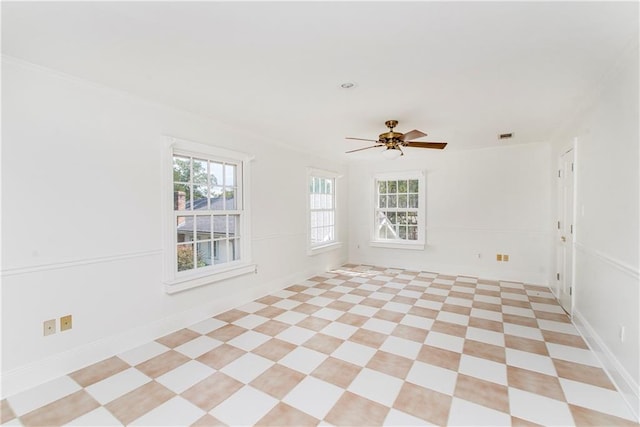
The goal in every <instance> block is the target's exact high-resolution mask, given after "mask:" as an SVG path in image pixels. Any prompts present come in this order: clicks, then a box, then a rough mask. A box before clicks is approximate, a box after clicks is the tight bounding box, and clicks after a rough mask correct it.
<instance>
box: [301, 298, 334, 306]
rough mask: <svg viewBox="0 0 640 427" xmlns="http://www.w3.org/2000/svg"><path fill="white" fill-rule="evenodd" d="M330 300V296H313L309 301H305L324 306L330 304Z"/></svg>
mask: <svg viewBox="0 0 640 427" xmlns="http://www.w3.org/2000/svg"><path fill="white" fill-rule="evenodd" d="M332 302H333V300H332V299H331V298H325V297H313V298H311V299H310V300H309V301H307V304H312V305H317V306H318V307H324V306H327V305H329V304H331V303H332Z"/></svg>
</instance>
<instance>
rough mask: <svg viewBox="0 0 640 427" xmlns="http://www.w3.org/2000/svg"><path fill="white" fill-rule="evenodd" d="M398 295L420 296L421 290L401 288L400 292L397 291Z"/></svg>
mask: <svg viewBox="0 0 640 427" xmlns="http://www.w3.org/2000/svg"><path fill="white" fill-rule="evenodd" d="M398 295H399V296H401V297H407V298H420V297H421V296H422V292H418V291H411V290H408V289H403V290H401V291H400V292H398Z"/></svg>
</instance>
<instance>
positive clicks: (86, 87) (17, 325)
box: [2, 58, 347, 396]
mask: <svg viewBox="0 0 640 427" xmlns="http://www.w3.org/2000/svg"><path fill="white" fill-rule="evenodd" d="M2 90H3V93H2V113H3V114H2V385H3V390H2V391H3V395H4V396H7V395H10V394H13V393H15V392H18V391H20V390H22V389H24V388H26V387H29V386H33V385H35V384H38V383H40V382H43V381H45V380H47V379H50V378H53V377H55V376H58V375H61V374H64V373H66V372H69V371H72V370H75V369H78V368H80V367H82V366H85V365H86V364H89V363H93V362H96V361H98V360H101V359H102V358H104V357H108V356H111V355H113V354H115V353H118V352H121V351H123V350H126V349H127V348H129V347H130V346H133V345H137V344H138V345H139V344H140V343H141V342H145V341H146V340H151V339H154V338H156V337H158V336H160V335H162V334H165V333H168V332H170V331H172V330H175V329H179V328H181V327H184V326H187V325H189V324H191V323H193V322H195V321H197V320H201V319H203V318H206V317H208V316H211V315H213V314H215V313H218V312H221V311H224V310H227V309H230V308H232V307H234V306H237V305H239V304H241V303H243V302H245V301H249V300H252V299H254V298H255V297H257V296H259V295H262V294H265V293H267V292H271V291H273V290H275V289H277V288H281V287H284V286H286V285H289V284H292V282H293V281H295V280H302V279H304V278H305V277H307V276H306V275H311V274H315V273H317V272H320V271H326V269H329V268H332V267H335V266H338V265H340V264H341V263H343V262H344V261H346V245H345V246H344V247H343V249H340V250H336V251H332V252H328V253H324V254H319V255H316V256H313V257H309V256H307V255H306V220H305V212H306V203H307V201H306V191H307V183H306V177H307V175H306V168H307V167H315V168H323V169H329V170H333V171H335V172H338V173H341V174H345V173H346V168H345V166H344V165H340V164H339V163H337V162H334V161H330V160H322V159H317V158H315V157H311V156H309V155H305V154H302V153H299V152H296V151H292V150H290V149H286V148H284V147H281V146H278V147H276V146H275V145H274V144H272V143H270V142H269V141H264V140H261V139H259V138H258V137H256V136H254V135H249V134H247V133H243V132H242V131H239V130H234V129H230V128H228V127H225V126H223V125H220V124H216V123H215V122H214V121H213V120H210V119H206V118H203V117H199V116H196V115H193V114H188V113H185V112H180V111H176V110H172V109H170V108H167V107H163V106H159V105H155V104H151V103H147V102H145V101H142V100H139V99H136V98H133V97H131V96H129V95H127V94H124V93H121V92H117V91H113V90H110V89H106V88H103V87H98V86H94V85H92V84H89V83H86V82H83V81H80V80H76V79H73V78H70V77H67V76H62V75H59V74H56V73H54V72H52V71H50V70H45V69H41V68H38V67H35V66H31V65H28V64H24V63H21V62H19V61H16V60H13V59H11V58H3V63H2ZM163 135H171V136H175V137H178V138H182V139H190V140H194V141H197V142H203V143H209V144H212V145H216V146H220V147H226V148H231V149H233V150H237V151H242V152H246V153H248V154H251V155H254V156H255V160H254V162H253V165H252V168H253V169H252V180H251V193H252V201H251V206H252V209H253V212H252V217H251V223H252V230H253V261H254V262H255V263H256V264H257V265H258V273H257V274H251V275H245V276H242V277H239V278H235V279H232V280H228V281H225V282H221V283H217V284H214V285H209V286H205V287H201V288H197V289H193V290H190V291H185V292H182V293H178V294H175V295H167V294H166V293H165V292H164V288H163V284H162V282H161V280H162V278H161V272H162V254H163V247H162V239H161V236H162V228H161V227H162V210H161V209H162V206H161V198H162V197H161V195H162V188H161V185H160V183H161V181H162V173H161V154H162V152H161V150H162V147H163V142H164V140H163V137H162V136H163ZM338 184H339V185H342V188H341V189H343V190H344V189H346V179H341V180H339V183H338ZM339 194H341V199H342V200H341V202H342V203H345V202H346V191H342V192H340V193H339ZM346 213H347V211H346V210H343V211H342V213H341V215H339V218H338V224H339V227H340V226H341V230H342V236H341V238H342V239H343V240H344V241H345V242H346V239H347V234H346V233H347V230H346V226H345V225H346ZM66 314H71V315H73V319H74V324H73V329H72V330H70V331H65V332H62V333H61V332H58V333H56V334H55V335H51V336H47V337H43V331H42V328H43V326H42V323H43V321H45V320H47V319H54V318H56V319H57V318H59V317H61V316H63V315H66Z"/></svg>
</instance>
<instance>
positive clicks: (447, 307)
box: [442, 294, 471, 316]
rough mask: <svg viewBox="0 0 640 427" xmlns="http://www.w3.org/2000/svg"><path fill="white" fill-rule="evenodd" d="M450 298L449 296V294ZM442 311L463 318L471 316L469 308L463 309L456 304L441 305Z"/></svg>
mask: <svg viewBox="0 0 640 427" xmlns="http://www.w3.org/2000/svg"><path fill="white" fill-rule="evenodd" d="M449 296H451V294H449ZM442 311H448V312H450V313H457V314H462V315H464V316H469V315H470V314H471V307H463V306H461V305H456V304H443V305H442Z"/></svg>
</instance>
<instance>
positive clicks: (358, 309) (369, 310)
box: [349, 305, 378, 317]
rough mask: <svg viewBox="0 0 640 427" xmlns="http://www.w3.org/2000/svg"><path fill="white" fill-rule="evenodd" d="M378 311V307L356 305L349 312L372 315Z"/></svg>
mask: <svg viewBox="0 0 640 427" xmlns="http://www.w3.org/2000/svg"><path fill="white" fill-rule="evenodd" d="M377 312H378V309H377V308H376V307H370V306H368V305H356V306H354V307H352V308H351V309H350V310H349V313H353V314H359V315H361V316H366V317H371V316H373V315H374V314H376V313H377Z"/></svg>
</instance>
